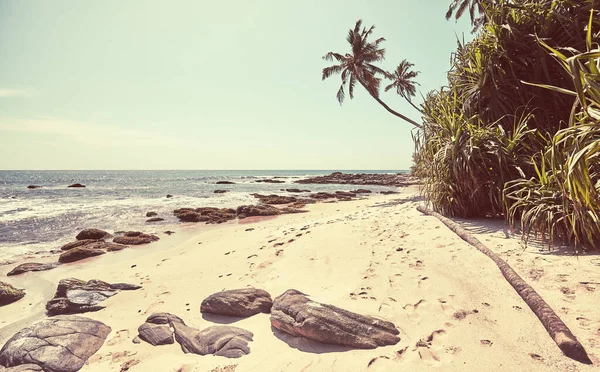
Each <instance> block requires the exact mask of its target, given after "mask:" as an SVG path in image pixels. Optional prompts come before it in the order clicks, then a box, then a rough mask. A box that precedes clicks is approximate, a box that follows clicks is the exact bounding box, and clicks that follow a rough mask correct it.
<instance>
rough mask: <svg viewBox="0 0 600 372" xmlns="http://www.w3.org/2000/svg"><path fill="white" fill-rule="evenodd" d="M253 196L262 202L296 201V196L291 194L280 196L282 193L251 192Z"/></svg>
mask: <svg viewBox="0 0 600 372" xmlns="http://www.w3.org/2000/svg"><path fill="white" fill-rule="evenodd" d="M252 196H254V197H255V198H257V199H258V200H260V202H261V203H264V204H271V205H274V204H289V203H295V202H297V201H298V199H297V198H295V197H293V196H282V195H261V194H252Z"/></svg>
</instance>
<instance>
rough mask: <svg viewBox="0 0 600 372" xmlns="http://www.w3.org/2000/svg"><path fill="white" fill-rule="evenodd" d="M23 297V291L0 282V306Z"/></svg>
mask: <svg viewBox="0 0 600 372" xmlns="http://www.w3.org/2000/svg"><path fill="white" fill-rule="evenodd" d="M23 297H25V291H24V290H22V289H18V288H15V287H13V286H12V285H10V284H8V283H4V282H0V306H4V305H8V304H11V303H13V302H15V301H17V300H20V299H22V298H23Z"/></svg>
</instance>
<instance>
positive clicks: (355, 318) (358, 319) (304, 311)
mask: <svg viewBox="0 0 600 372" xmlns="http://www.w3.org/2000/svg"><path fill="white" fill-rule="evenodd" d="M271 324H272V325H273V327H275V328H277V329H278V330H280V331H283V332H286V333H289V334H291V335H294V336H302V337H306V338H308V339H311V340H314V341H319V342H324V343H327V344H334V345H343V346H350V347H355V348H360V349H374V348H376V347H378V346H385V345H395V344H397V343H398V342H399V341H400V337H398V334H399V333H400V332H399V331H398V329H396V326H394V324H393V323H390V322H387V321H385V320H381V319H376V318H373V317H370V316H364V315H360V314H356V313H353V312H350V311H347V310H344V309H341V308H339V307H335V306H332V305H327V304H322V303H319V302H315V301H312V300H310V299H309V298H308V297H307V296H306V295H305V294H304V293H302V292H300V291H297V290H295V289H288V290H287V291H285V292H284V293H283V294H282V295H280V296H278V297H276V298H275V300H274V301H273V307H272V308H271Z"/></svg>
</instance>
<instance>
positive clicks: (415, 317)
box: [402, 300, 427, 322]
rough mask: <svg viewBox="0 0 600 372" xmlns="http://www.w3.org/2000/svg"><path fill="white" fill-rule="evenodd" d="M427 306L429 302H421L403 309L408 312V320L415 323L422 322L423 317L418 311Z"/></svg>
mask: <svg viewBox="0 0 600 372" xmlns="http://www.w3.org/2000/svg"><path fill="white" fill-rule="evenodd" d="M426 304H427V301H425V300H419V302H417V303H416V304H406V305H404V307H402V308H403V309H404V311H405V312H406V316H407V317H408V319H410V320H412V321H413V322H418V321H419V320H421V315H419V313H418V312H417V309H418V308H419V307H422V306H425V305H426Z"/></svg>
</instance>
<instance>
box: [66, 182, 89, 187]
mask: <svg viewBox="0 0 600 372" xmlns="http://www.w3.org/2000/svg"><path fill="white" fill-rule="evenodd" d="M67 187H85V185H82V184H80V183H74V184H72V185H69V186H67Z"/></svg>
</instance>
